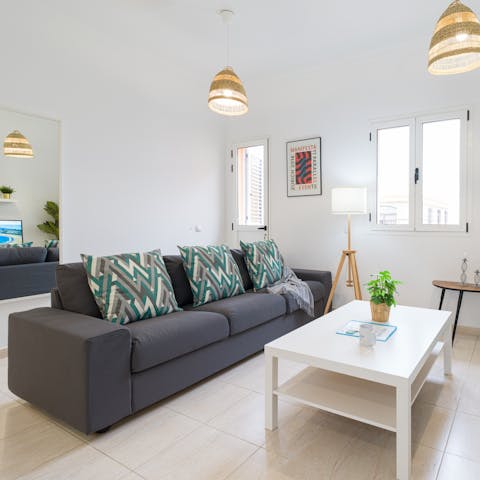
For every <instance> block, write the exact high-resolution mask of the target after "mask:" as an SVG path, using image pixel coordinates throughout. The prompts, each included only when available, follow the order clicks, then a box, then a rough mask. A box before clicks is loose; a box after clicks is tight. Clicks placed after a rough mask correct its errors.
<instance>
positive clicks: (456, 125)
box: [422, 119, 461, 225]
mask: <svg viewBox="0 0 480 480" xmlns="http://www.w3.org/2000/svg"><path fill="white" fill-rule="evenodd" d="M460 127H461V122H460V119H454V120H443V121H440V122H429V123H424V124H423V198H422V202H423V203H422V205H423V224H424V225H458V224H459V223H460Z"/></svg>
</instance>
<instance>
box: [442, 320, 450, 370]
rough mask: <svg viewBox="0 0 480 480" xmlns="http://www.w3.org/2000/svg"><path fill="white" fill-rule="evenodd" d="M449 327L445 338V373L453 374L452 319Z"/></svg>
mask: <svg viewBox="0 0 480 480" xmlns="http://www.w3.org/2000/svg"><path fill="white" fill-rule="evenodd" d="M448 325H449V327H448V328H447V329H446V331H445V336H444V338H443V373H444V374H445V375H451V374H452V340H451V339H452V319H451V318H450V320H449V322H448Z"/></svg>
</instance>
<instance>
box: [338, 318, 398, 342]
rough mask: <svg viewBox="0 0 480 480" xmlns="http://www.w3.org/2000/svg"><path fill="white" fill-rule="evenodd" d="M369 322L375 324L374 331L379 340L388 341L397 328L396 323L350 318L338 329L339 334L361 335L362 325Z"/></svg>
mask: <svg viewBox="0 0 480 480" xmlns="http://www.w3.org/2000/svg"><path fill="white" fill-rule="evenodd" d="M362 323H363V324H365V323H367V324H369V325H373V332H374V333H375V336H376V337H377V342H386V341H387V340H388V339H389V338H390V337H391V336H392V335H393V334H394V333H395V331H396V330H397V327H396V326H395V325H388V324H385V325H383V324H380V323H376V322H362V321H360V320H350V321H349V322H348V323H347V324H346V325H344V326H343V327H342V328H340V329H339V330H337V333H338V335H347V336H348V337H357V338H358V337H359V336H360V334H359V332H358V330H359V328H360V325H362Z"/></svg>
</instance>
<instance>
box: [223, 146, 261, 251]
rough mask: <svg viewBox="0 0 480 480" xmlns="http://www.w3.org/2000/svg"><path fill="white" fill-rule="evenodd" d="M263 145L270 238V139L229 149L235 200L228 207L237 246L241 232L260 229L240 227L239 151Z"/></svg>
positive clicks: (247, 226)
mask: <svg viewBox="0 0 480 480" xmlns="http://www.w3.org/2000/svg"><path fill="white" fill-rule="evenodd" d="M259 145H263V147H264V179H263V181H264V212H265V214H264V215H265V216H264V220H265V226H266V227H267V230H266V231H265V234H264V238H270V141H269V138H268V137H262V138H255V139H252V140H248V141H241V142H235V143H232V144H231V145H230V147H229V148H228V157H229V168H228V171H229V173H230V175H232V174H233V175H232V176H231V177H230V178H231V182H229V183H230V185H232V182H233V185H232V187H233V188H231V189H229V190H230V191H233V192H234V198H233V199H229V201H228V202H227V205H229V206H230V210H231V211H229V212H228V218H229V219H230V221H229V228H231V230H230V231H231V232H232V233H231V235H232V239H233V240H234V241H235V244H236V245H237V244H238V243H239V233H240V232H256V231H257V230H258V227H255V226H249V225H238V193H239V192H238V177H237V176H238V157H237V151H238V149H239V148H246V147H253V146H259ZM227 208H228V207H227Z"/></svg>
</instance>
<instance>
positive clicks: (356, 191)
mask: <svg viewBox="0 0 480 480" xmlns="http://www.w3.org/2000/svg"><path fill="white" fill-rule="evenodd" d="M366 213H367V189H366V188H359V187H347V188H332V214H334V215H347V225H348V243H347V249H346V250H343V252H342V256H341V257H340V263H339V264H338V268H337V273H336V275H335V279H334V280H333V285H332V290H331V291H330V295H329V296H328V300H327V304H326V305H325V313H328V312H329V311H330V307H331V306H332V300H333V295H334V294H335V289H336V288H337V285H338V281H339V279H340V275H341V273H342V270H343V266H344V265H345V260H347V282H346V285H347V287H353V289H354V292H355V298H356V299H357V300H361V299H362V289H361V287H360V280H359V278H358V268H357V260H356V257H355V254H356V253H357V252H356V250H352V245H351V233H350V232H351V216H352V215H365V214H366Z"/></svg>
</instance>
